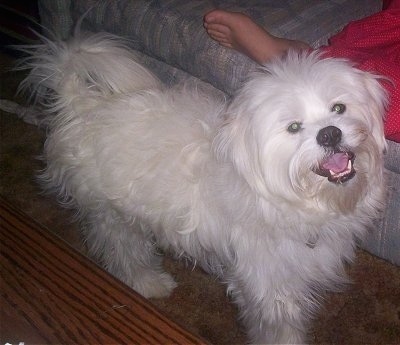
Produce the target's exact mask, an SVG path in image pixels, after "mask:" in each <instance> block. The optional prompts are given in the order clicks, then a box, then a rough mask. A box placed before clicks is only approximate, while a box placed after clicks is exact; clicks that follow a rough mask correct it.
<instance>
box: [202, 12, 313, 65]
mask: <svg viewBox="0 0 400 345" xmlns="http://www.w3.org/2000/svg"><path fill="white" fill-rule="evenodd" d="M204 27H205V29H206V31H207V33H208V35H209V36H210V37H211V38H212V39H214V40H215V41H217V42H218V43H219V44H221V45H222V46H224V47H227V48H232V49H235V50H237V51H239V52H241V53H243V54H245V55H247V56H248V57H250V58H251V59H253V60H254V61H256V62H258V63H260V64H263V63H265V62H267V61H268V60H269V59H271V58H272V57H274V56H278V55H281V54H283V53H284V52H286V51H287V50H288V49H289V48H294V49H310V47H309V46H308V45H307V44H306V43H304V42H300V41H293V40H288V39H284V38H279V37H275V36H273V35H271V34H270V33H269V32H267V31H266V30H264V29H263V28H262V27H261V26H259V25H258V24H256V23H255V22H253V20H252V19H251V18H250V17H248V16H246V15H245V14H242V13H238V12H228V11H224V10H213V11H211V12H208V13H207V14H206V15H205V16H204Z"/></svg>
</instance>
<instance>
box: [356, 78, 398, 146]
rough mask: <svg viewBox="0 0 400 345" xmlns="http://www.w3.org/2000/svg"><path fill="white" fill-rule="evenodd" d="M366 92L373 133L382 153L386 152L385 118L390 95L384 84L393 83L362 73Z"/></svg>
mask: <svg viewBox="0 0 400 345" xmlns="http://www.w3.org/2000/svg"><path fill="white" fill-rule="evenodd" d="M362 73H363V78H364V86H365V90H366V91H367V92H368V98H369V102H368V110H367V111H368V116H369V119H367V120H368V121H369V122H370V128H371V133H372V135H373V137H374V139H375V141H376V142H377V144H378V145H379V148H380V149H381V150H382V151H385V150H386V145H387V144H386V140H385V137H384V129H383V128H384V124H383V121H384V118H385V112H386V109H387V107H388V103H389V99H388V94H387V92H386V90H385V88H384V87H383V84H384V83H389V84H390V83H391V82H390V80H388V79H386V78H382V77H379V76H376V75H374V74H371V73H368V72H362Z"/></svg>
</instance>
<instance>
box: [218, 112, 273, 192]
mask: <svg viewBox="0 0 400 345" xmlns="http://www.w3.org/2000/svg"><path fill="white" fill-rule="evenodd" d="M234 108H235V107H233V109H234ZM230 109H232V107H231V108H230ZM252 128H253V127H252V124H251V114H245V115H243V114H241V113H238V112H237V109H236V110H235V111H234V113H231V114H230V115H228V116H227V120H226V122H225V124H224V125H223V126H222V127H221V128H220V130H219V132H218V134H217V136H216V137H215V140H214V143H213V144H214V150H215V152H216V154H217V157H218V158H219V159H221V160H225V161H230V162H231V163H232V164H233V166H234V168H235V170H236V171H237V172H238V173H239V174H240V175H241V176H242V177H243V178H244V179H245V180H246V181H247V183H248V184H249V186H250V187H251V188H252V189H253V190H255V191H256V192H257V193H258V194H262V195H265V196H266V195H267V189H266V186H265V181H264V177H263V176H264V174H263V172H262V166H261V162H260V154H259V149H260V148H259V147H258V145H257V142H256V140H255V138H256V135H255V133H253V129H252Z"/></svg>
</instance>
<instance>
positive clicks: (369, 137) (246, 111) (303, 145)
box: [22, 34, 385, 343]
mask: <svg viewBox="0 0 400 345" xmlns="http://www.w3.org/2000/svg"><path fill="white" fill-rule="evenodd" d="M31 53H32V57H31V58H28V59H27V60H26V61H25V65H26V67H27V68H30V69H32V70H31V73H30V75H29V76H28V77H27V79H26V80H25V81H24V83H23V85H22V87H23V88H28V87H29V86H32V88H33V89H34V90H35V91H38V95H37V98H38V100H39V101H40V102H41V103H43V104H44V105H46V106H47V112H48V117H47V119H46V120H45V123H46V125H47V126H48V136H47V141H46V143H45V147H44V153H43V159H44V161H45V163H46V168H45V169H44V171H43V173H42V174H41V175H40V179H41V181H42V183H43V185H44V188H45V189H46V190H50V191H56V192H57V193H58V195H59V196H60V197H61V200H62V202H63V203H64V204H67V205H68V206H72V207H74V208H76V209H77V210H78V211H79V214H80V216H81V217H82V220H83V223H84V229H85V234H86V239H87V244H88V246H89V249H90V252H91V254H93V255H94V256H95V257H96V258H97V259H99V260H100V261H101V262H102V263H103V264H104V265H105V267H106V268H107V269H108V270H109V271H110V272H111V273H112V274H114V275H115V276H117V277H118V278H120V279H121V280H123V281H125V282H126V283H127V284H129V285H130V286H131V287H132V288H134V289H135V290H136V291H138V292H139V293H141V294H142V295H143V296H146V297H161V296H168V295H169V294H170V292H171V290H172V289H173V288H174V287H175V286H176V283H175V282H174V280H173V278H172V277H171V276H170V275H169V274H167V273H165V272H163V270H162V268H161V259H160V256H159V255H157V253H156V244H155V243H157V246H159V247H161V248H162V249H163V250H170V251H173V252H175V253H176V254H177V255H178V256H185V257H189V258H191V259H192V260H194V261H195V262H197V263H199V264H200V265H201V266H202V267H203V268H204V269H206V270H207V271H208V272H211V273H215V274H217V275H219V276H220V278H221V279H222V280H223V281H224V282H226V284H227V286H228V291H229V292H230V294H231V295H232V297H233V300H234V302H235V303H236V304H237V305H238V307H239V310H240V316H241V319H242V321H243V322H244V324H245V326H246V328H247V331H248V335H249V339H250V340H251V341H254V342H257V343H267V342H269V343H299V342H300V343H301V342H304V341H305V339H306V335H307V327H308V324H309V320H310V319H311V317H312V315H313V313H314V311H315V310H316V309H317V307H318V304H319V302H320V300H321V295H322V294H323V292H324V290H326V289H328V290H332V289H336V288H337V287H338V286H340V284H342V283H343V282H345V281H346V278H345V274H344V268H343V263H344V262H345V261H351V260H352V259H353V256H354V247H355V239H356V238H362V236H363V234H364V232H365V230H366V227H367V226H368V225H370V223H371V219H372V218H374V217H376V216H377V214H378V211H379V209H380V208H381V207H382V203H383V200H384V194H385V193H384V179H383V172H382V170H383V168H382V152H383V151H384V148H385V141H384V137H383V130H382V114H383V112H384V106H385V94H384V92H383V91H382V88H381V86H380V85H379V83H378V81H377V77H375V76H373V75H371V74H368V73H363V72H360V71H358V70H357V69H355V68H353V67H352V66H350V64H349V63H347V62H346V61H343V60H338V59H323V58H321V56H319V55H318V54H317V53H312V54H306V53H303V54H298V53H295V52H290V53H289V54H288V56H287V57H286V58H283V59H278V60H275V61H273V62H272V63H270V64H268V65H266V66H265V67H264V68H261V69H260V71H258V72H256V73H254V75H252V76H251V78H250V80H249V81H248V82H247V83H246V84H245V85H244V86H243V88H242V89H241V90H240V91H239V92H238V94H237V95H236V97H235V98H234V99H233V100H232V101H231V102H230V103H227V102H225V101H224V100H221V99H220V98H217V97H215V96H214V95H213V94H212V93H210V92H204V91H201V90H199V89H198V88H196V87H193V85H192V86H190V85H189V86H188V85H183V86H178V87H174V88H172V89H171V88H166V87H164V86H163V85H161V83H160V82H159V81H158V80H157V78H155V77H154V76H153V75H152V74H151V73H150V72H148V71H147V70H146V69H145V68H143V67H142V66H140V65H139V64H138V63H136V62H135V57H134V54H133V53H132V52H130V51H129V49H127V48H125V47H124V45H123V43H122V41H120V40H119V39H117V38H115V37H113V36H110V35H107V34H94V35H83V34H79V35H78V36H77V37H75V38H73V39H71V40H70V41H69V42H67V43H63V42H50V41H47V40H45V42H44V44H43V45H40V46H35V47H33V49H32V51H31ZM338 102H339V103H344V104H346V107H347V110H346V112H345V113H344V114H336V113H334V112H332V111H331V107H332V105H333V104H335V103H338ZM294 121H298V122H301V123H302V127H303V129H302V130H301V131H300V132H298V133H289V132H288V130H287V128H288V126H289V124H290V123H292V122H294ZM326 126H336V127H338V128H340V129H341V131H342V134H343V137H342V140H341V142H340V147H341V148H346V149H348V150H351V151H353V152H354V153H355V154H356V159H355V163H354V167H355V170H356V175H355V177H354V178H352V179H351V180H349V181H347V182H346V183H344V184H339V183H332V182H329V181H328V180H327V178H325V177H322V176H319V175H317V174H316V173H314V172H313V169H315V168H316V167H317V166H318V163H319V162H320V161H321V160H322V159H323V157H324V156H325V155H326V154H327V151H328V149H327V148H324V147H322V146H321V145H318V143H317V141H316V136H317V134H318V132H319V130H320V129H321V128H324V127H326Z"/></svg>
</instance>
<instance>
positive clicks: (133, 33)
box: [42, 0, 381, 94]
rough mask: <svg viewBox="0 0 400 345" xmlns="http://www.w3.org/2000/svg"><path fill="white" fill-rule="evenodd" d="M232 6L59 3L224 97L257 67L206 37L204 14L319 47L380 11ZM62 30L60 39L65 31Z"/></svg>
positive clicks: (361, 4) (304, 2) (298, 1)
mask: <svg viewBox="0 0 400 345" xmlns="http://www.w3.org/2000/svg"><path fill="white" fill-rule="evenodd" d="M42 2H43V3H52V5H51V6H50V7H52V8H53V9H56V7H57V5H55V3H59V1H54V0H53V1H51V2H50V1H42ZM238 3H239V2H237V1H228V0H216V1H212V2H208V1H187V0H169V1H149V0H135V1H132V0H119V1H98V0H85V1H65V4H67V5H68V4H69V5H70V11H71V12H70V13H72V20H74V21H77V19H78V18H79V17H80V16H82V15H84V14H85V13H86V20H84V22H83V27H84V28H86V29H90V30H94V31H100V30H105V31H109V32H112V33H115V34H118V35H123V36H126V37H129V38H130V39H132V45H133V47H134V48H135V49H137V50H139V51H142V52H144V53H145V54H147V55H149V56H151V57H155V58H157V59H158V60H160V61H163V62H166V63H167V64H169V65H172V66H173V67H175V68H179V69H182V70H183V71H185V72H187V73H189V74H191V75H193V76H195V77H198V78H200V79H201V80H204V81H207V82H209V83H211V84H213V85H214V86H215V87H217V88H219V89H221V90H222V91H224V92H227V93H228V94H232V93H233V92H234V91H235V90H236V89H237V88H238V86H239V85H240V84H241V83H242V81H243V80H244V78H246V76H247V75H248V73H249V71H251V70H252V69H254V68H256V66H257V65H256V64H255V63H254V62H252V61H251V60H250V59H248V58H247V57H245V56H243V55H241V54H239V53H236V52H235V51H233V50H230V49H226V48H223V47H221V46H219V45H218V44H217V43H215V42H214V41H212V40H211V39H210V38H209V37H208V36H207V34H206V32H205V30H204V29H203V16H204V14H205V13H207V12H208V11H210V10H212V9H214V8H223V9H228V10H232V11H240V12H244V13H247V14H248V15H250V16H251V17H252V18H253V19H254V20H256V21H257V22H258V23H259V24H260V25H263V26H264V27H265V28H267V29H268V30H269V31H270V32H271V33H272V34H275V35H278V36H281V37H289V38H292V39H299V40H303V41H306V42H308V43H309V44H310V45H312V46H314V47H317V46H320V45H322V44H325V43H326V42H327V40H328V38H329V37H330V36H331V35H332V34H334V33H336V32H337V31H339V30H340V29H341V28H342V27H343V26H344V25H345V24H346V23H348V22H349V21H350V20H354V19H358V18H361V17H364V16H366V15H369V14H371V13H374V12H376V11H378V10H379V9H380V8H381V1H379V0H341V1H326V0H314V1H309V0H281V1H276V0H247V1H242V2H241V4H240V5H238ZM64 6H66V5H64ZM54 20H57V19H56V16H53V18H52V21H54ZM64 20H68V21H69V20H70V18H66V19H64ZM49 24H51V25H54V23H49ZM62 31H63V35H65V31H66V30H62Z"/></svg>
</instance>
